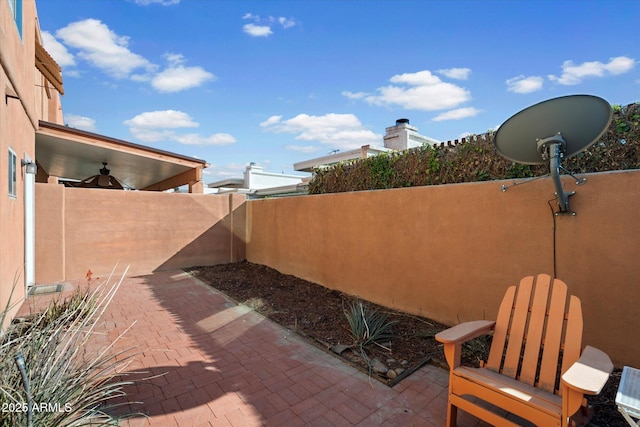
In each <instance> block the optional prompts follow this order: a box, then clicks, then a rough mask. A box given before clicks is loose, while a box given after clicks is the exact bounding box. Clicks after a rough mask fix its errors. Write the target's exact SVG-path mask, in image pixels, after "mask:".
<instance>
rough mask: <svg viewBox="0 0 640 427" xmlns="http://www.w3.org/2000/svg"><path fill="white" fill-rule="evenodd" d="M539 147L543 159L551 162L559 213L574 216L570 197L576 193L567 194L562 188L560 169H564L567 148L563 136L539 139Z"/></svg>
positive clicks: (550, 166) (550, 168) (558, 134)
mask: <svg viewBox="0 0 640 427" xmlns="http://www.w3.org/2000/svg"><path fill="white" fill-rule="evenodd" d="M537 145H538V152H540V154H541V155H542V158H543V159H545V160H547V159H548V160H549V172H550V174H551V178H552V179H553V184H554V186H555V187H556V197H557V199H558V208H559V209H560V211H559V212H558V213H560V214H566V213H569V214H574V213H573V212H572V211H571V210H570V209H569V196H573V195H574V194H576V192H575V191H570V192H569V193H565V192H564V189H563V188H562V181H561V180H560V168H561V167H562V165H561V159H562V157H563V154H564V151H565V149H566V147H567V143H566V142H565V140H564V138H562V134H561V133H560V132H558V133H557V134H556V135H554V136H550V137H548V138H544V139H539V140H538V141H537Z"/></svg>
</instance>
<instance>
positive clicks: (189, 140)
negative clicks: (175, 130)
mask: <svg viewBox="0 0 640 427" xmlns="http://www.w3.org/2000/svg"><path fill="white" fill-rule="evenodd" d="M173 139H174V140H175V141H177V142H179V143H180V144H185V145H229V144H233V143H235V142H236V139H235V138H234V137H233V135H231V134H228V133H214V134H213V135H209V136H203V135H199V134H196V133H188V134H186V135H175V136H174V137H173Z"/></svg>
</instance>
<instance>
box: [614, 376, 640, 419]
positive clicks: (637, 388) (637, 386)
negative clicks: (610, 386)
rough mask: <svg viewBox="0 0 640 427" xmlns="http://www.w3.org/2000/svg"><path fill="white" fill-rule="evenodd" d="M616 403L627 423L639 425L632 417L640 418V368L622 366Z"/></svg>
mask: <svg viewBox="0 0 640 427" xmlns="http://www.w3.org/2000/svg"><path fill="white" fill-rule="evenodd" d="M616 405H618V411H620V413H621V414H622V416H623V417H624V419H625V420H627V422H628V423H629V425H631V426H632V427H639V426H640V424H638V422H637V421H634V420H633V418H636V419H640V369H635V368H631V367H629V366H625V367H624V368H622V376H621V377H620V385H619V386H618V393H617V394H616ZM631 417H633V418H631Z"/></svg>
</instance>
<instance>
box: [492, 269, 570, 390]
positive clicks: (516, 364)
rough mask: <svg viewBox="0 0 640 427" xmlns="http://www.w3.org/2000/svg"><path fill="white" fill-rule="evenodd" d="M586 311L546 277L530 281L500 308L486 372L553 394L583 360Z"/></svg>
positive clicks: (510, 290)
mask: <svg viewBox="0 0 640 427" xmlns="http://www.w3.org/2000/svg"><path fill="white" fill-rule="evenodd" d="M581 345H582V309H581V307H580V300H579V299H578V298H577V297H575V296H573V295H572V296H568V295H567V285H566V284H565V283H564V282H562V281H561V280H558V279H552V278H551V277H550V276H548V275H546V274H540V275H538V276H536V277H534V276H529V277H525V278H523V279H522V280H521V281H520V284H519V285H518V286H511V287H509V288H508V289H507V292H506V293H505V296H504V298H503V300H502V303H501V304H500V309H499V311H498V317H497V320H496V326H495V330H494V334H493V341H492V344H491V350H490V352H489V359H488V360H487V364H486V365H485V366H486V368H488V369H491V370H493V371H496V372H499V373H501V374H502V375H506V376H509V377H511V378H513V379H516V380H519V381H522V382H524V383H527V384H529V385H532V386H534V387H538V388H540V389H543V390H546V391H548V392H550V393H555V394H560V390H559V388H560V387H559V378H560V375H561V374H562V373H564V372H565V371H566V370H567V369H568V368H569V366H571V364H573V362H575V361H576V360H578V358H579V357H580V352H581Z"/></svg>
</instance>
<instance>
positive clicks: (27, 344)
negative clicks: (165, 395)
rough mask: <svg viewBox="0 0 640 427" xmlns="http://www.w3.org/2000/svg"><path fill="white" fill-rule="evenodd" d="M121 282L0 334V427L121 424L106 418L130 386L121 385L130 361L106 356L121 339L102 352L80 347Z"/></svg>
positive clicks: (80, 294) (119, 354)
mask: <svg viewBox="0 0 640 427" xmlns="http://www.w3.org/2000/svg"><path fill="white" fill-rule="evenodd" d="M125 274H126V271H125ZM123 278H124V274H123V276H122V278H121V279H120V280H119V281H115V282H112V281H111V277H110V278H109V279H108V280H107V281H106V282H105V283H103V284H102V285H100V286H99V287H97V288H96V289H95V290H94V291H91V292H88V291H81V290H77V291H76V292H75V293H74V294H73V295H72V296H71V297H70V298H69V299H67V300H66V301H64V302H62V303H60V302H55V303H52V304H51V305H50V306H49V307H48V309H46V310H45V311H43V312H41V313H38V314H36V315H34V316H31V317H30V318H28V319H27V320H25V321H22V322H20V323H13V324H11V325H10V326H9V327H8V328H7V329H6V330H5V331H3V332H2V335H0V406H1V411H0V426H7V427H8V426H11V427H14V426H82V425H92V426H93V425H118V423H119V421H120V420H121V419H123V418H125V417H127V415H119V416H116V415H113V414H114V413H115V412H118V411H119V409H120V408H117V407H118V406H120V405H124V404H123V403H120V404H118V403H112V402H113V399H114V398H118V399H117V400H118V401H119V402H122V401H123V400H124V399H123V397H124V396H125V393H124V390H123V387H124V386H126V385H128V384H131V382H128V381H122V379H121V378H122V377H123V376H124V375H125V372H126V371H127V368H128V366H129V364H130V362H131V360H132V357H133V354H131V351H130V350H126V351H115V350H114V344H115V343H116V342H117V341H118V340H119V339H120V337H121V336H120V337H118V338H117V339H116V340H115V341H114V342H112V343H111V344H108V345H106V346H103V347H102V348H96V346H95V345H91V346H89V345H88V344H89V341H90V340H91V337H92V336H93V335H94V334H95V328H96V325H97V324H98V322H99V320H100V318H101V316H102V314H103V313H104V311H105V309H106V308H107V306H108V305H109V303H110V302H111V300H112V299H113V297H114V295H115V293H116V291H117V290H118V288H119V287H120V285H121V283H122V280H123ZM9 309H10V305H9V304H7V307H5V309H4V311H3V312H2V313H0V322H2V321H3V320H4V319H5V317H6V315H7V312H8V310H9ZM0 324H2V323H0Z"/></svg>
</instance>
